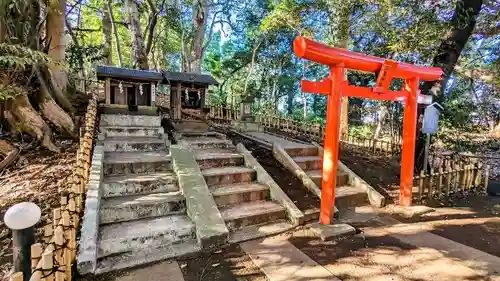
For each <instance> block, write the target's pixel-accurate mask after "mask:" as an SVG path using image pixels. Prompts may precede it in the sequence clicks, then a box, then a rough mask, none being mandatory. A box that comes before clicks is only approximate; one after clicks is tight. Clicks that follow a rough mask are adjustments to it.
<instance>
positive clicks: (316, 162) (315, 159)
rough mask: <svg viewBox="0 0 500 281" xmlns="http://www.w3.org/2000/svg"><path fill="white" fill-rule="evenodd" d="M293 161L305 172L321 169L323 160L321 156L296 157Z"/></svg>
mask: <svg viewBox="0 0 500 281" xmlns="http://www.w3.org/2000/svg"><path fill="white" fill-rule="evenodd" d="M293 161H295V163H297V165H299V167H300V168H302V170H304V171H310V170H319V169H321V164H322V163H321V158H320V157H319V156H296V157H293Z"/></svg>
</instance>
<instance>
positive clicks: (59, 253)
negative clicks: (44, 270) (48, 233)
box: [54, 227, 66, 281]
mask: <svg viewBox="0 0 500 281" xmlns="http://www.w3.org/2000/svg"><path fill="white" fill-rule="evenodd" d="M63 245H64V230H63V229H62V227H58V228H56V230H55V233H54V246H55V257H54V259H55V261H56V263H57V265H58V267H57V268H56V270H57V271H56V274H55V275H56V276H55V277H56V281H64V277H65V274H64V272H65V265H66V264H65V263H64V249H63Z"/></svg>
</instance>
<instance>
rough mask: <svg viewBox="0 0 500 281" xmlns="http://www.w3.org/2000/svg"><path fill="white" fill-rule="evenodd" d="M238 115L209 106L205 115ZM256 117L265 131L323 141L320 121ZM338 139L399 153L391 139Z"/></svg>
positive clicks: (220, 119)
mask: <svg viewBox="0 0 500 281" xmlns="http://www.w3.org/2000/svg"><path fill="white" fill-rule="evenodd" d="M239 115H240V112H239V110H236V109H232V108H227V107H216V106H210V111H209V114H208V115H207V117H208V119H209V120H211V121H212V122H213V123H215V125H227V124H229V123H231V121H233V120H238V119H239ZM256 119H257V120H258V122H259V124H260V125H261V126H262V127H264V129H265V130H267V131H279V132H284V133H289V134H295V135H302V136H306V137H308V138H309V139H311V140H314V141H317V142H323V137H324V135H325V127H324V126H323V125H322V124H320V123H315V122H305V121H297V120H293V119H291V118H285V117H283V116H278V115H262V116H259V117H258V118H256ZM340 141H341V145H342V146H343V147H351V146H355V147H358V148H363V149H365V150H369V151H371V152H373V153H383V154H389V155H397V154H400V153H401V144H400V143H397V142H394V141H392V140H382V139H373V138H364V137H361V136H357V135H353V134H344V135H342V136H341V139H340Z"/></svg>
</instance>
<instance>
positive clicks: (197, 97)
mask: <svg viewBox="0 0 500 281" xmlns="http://www.w3.org/2000/svg"><path fill="white" fill-rule="evenodd" d="M162 74H163V80H162V84H169V85H170V112H171V114H172V116H171V117H172V118H173V119H175V120H178V119H182V113H181V110H182V109H187V110H189V111H190V112H192V113H193V114H195V115H202V114H203V112H204V109H205V95H206V93H207V89H208V86H210V85H219V83H218V82H217V81H216V80H215V79H214V78H213V77H212V76H210V75H206V74H200V73H189V72H172V71H162Z"/></svg>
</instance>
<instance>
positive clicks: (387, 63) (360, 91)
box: [293, 36, 443, 224]
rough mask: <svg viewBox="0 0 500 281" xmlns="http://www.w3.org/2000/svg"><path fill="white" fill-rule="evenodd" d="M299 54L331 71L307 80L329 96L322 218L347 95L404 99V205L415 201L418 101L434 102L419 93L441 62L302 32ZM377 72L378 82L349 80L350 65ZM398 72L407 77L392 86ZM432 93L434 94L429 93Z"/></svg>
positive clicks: (327, 209)
mask: <svg viewBox="0 0 500 281" xmlns="http://www.w3.org/2000/svg"><path fill="white" fill-rule="evenodd" d="M293 50H294V52H295V55H297V56H298V57H300V58H304V59H307V60H310V61H314V62H317V63H320V64H324V65H328V66H329V67H330V75H329V77H327V78H324V79H323V80H321V81H320V82H313V81H307V80H302V85H301V86H302V91H303V92H308V93H316V94H323V95H327V96H328V101H327V110H326V128H325V137H324V138H325V140H324V153H323V167H322V170H323V173H322V188H321V214H320V223H321V224H331V220H332V218H333V209H334V205H335V186H336V181H337V168H338V156H339V155H338V152H339V130H340V108H341V105H340V104H341V98H342V96H348V97H358V98H369V99H376V100H390V101H404V102H405V109H404V117H403V148H402V152H401V180H400V193H399V202H400V205H403V206H410V205H411V203H412V187H413V164H414V163H413V162H414V153H415V135H416V129H417V103H426V104H430V103H431V101H432V98H430V97H429V96H423V95H420V94H419V90H418V85H419V82H420V81H434V80H437V79H439V77H441V75H442V73H443V71H442V70H441V68H438V67H425V66H416V65H412V64H408V63H401V62H396V61H392V60H386V59H382V58H378V57H373V56H367V55H363V54H360V53H356V52H351V51H348V50H345V49H338V48H333V47H330V46H327V45H324V44H321V43H318V42H314V41H312V40H309V39H306V38H304V37H302V36H298V37H297V38H296V39H295V41H294V42H293ZM346 68H348V69H354V70H359V71H364V72H375V73H378V75H377V80H376V82H375V86H374V87H373V88H367V87H357V86H351V85H349V83H348V81H346V80H345V79H344V73H345V69H346ZM393 78H402V79H405V87H404V88H403V89H402V90H400V91H391V90H389V85H390V84H391V81H392V79H393ZM429 98H430V99H429Z"/></svg>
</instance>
